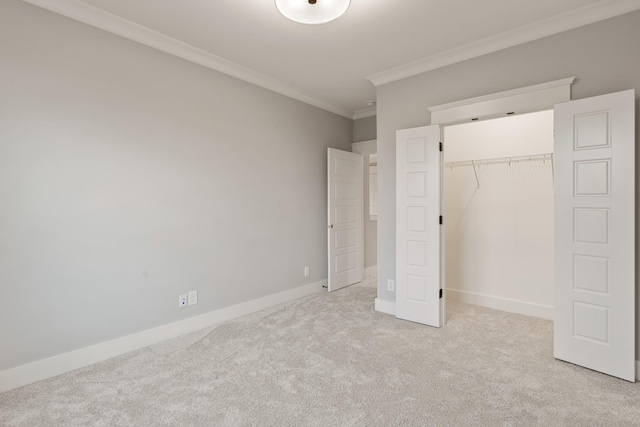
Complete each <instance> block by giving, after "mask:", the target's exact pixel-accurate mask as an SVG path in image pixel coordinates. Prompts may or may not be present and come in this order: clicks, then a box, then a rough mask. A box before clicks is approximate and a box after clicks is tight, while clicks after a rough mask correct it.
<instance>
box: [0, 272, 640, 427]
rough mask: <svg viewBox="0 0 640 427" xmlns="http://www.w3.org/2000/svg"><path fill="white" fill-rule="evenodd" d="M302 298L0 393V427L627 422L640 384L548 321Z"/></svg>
mask: <svg viewBox="0 0 640 427" xmlns="http://www.w3.org/2000/svg"><path fill="white" fill-rule="evenodd" d="M375 296H376V290H375V285H374V283H373V282H372V281H371V280H369V281H368V282H366V283H363V284H360V285H355V286H352V287H349V288H346V289H343V290H341V291H338V292H334V293H331V294H321V295H314V296H311V297H308V298H305V299H302V300H298V301H295V302H293V303H289V304H286V305H282V306H279V307H276V308H272V309H269V310H266V311H263V312H260V313H257V314H254V315H251V316H247V317H244V318H242V319H239V320H236V321H232V322H229V323H226V324H223V325H220V326H217V327H214V328H209V329H206V330H203V331H201V332H198V333H194V334H191V335H189V336H185V337H182V338H178V339H175V340H171V341H168V342H165V343H162V344H159V345H155V346H152V347H149V348H146V349H143V350H139V351H136V352H133V353H130V354H127V355H124V356H121V357H117V358H115V359H112V360H109V361H107V362H104V363H100V364H97V365H94V366H90V367H88V368H84V369H80V370H78V371H74V372H71V373H69V374H66V375H62V376H60V377H57V378H53V379H50V380H47V381H43V382H40V383H37V384H33V385H30V386H27V387H23V388H21V389H17V390H13V391H10V392H7V393H4V394H1V395H0V425H2V426H29V427H32V426H47V427H50V426H74V425H82V426H86V425H90V426H124V425H126V426H161V425H172V426H245V425H259V426H466V425H469V426H534V425H546V426H556V425H558V426H560V425H566V426H600V425H601V426H629V425H640V385H639V384H631V383H628V382H625V381H622V380H618V379H614V378H611V377H608V376H606V375H602V374H599V373H596V372H593V371H589V370H587V369H583V368H580V367H577V366H573V365H570V364H567V363H563V362H559V361H556V360H554V359H553V356H552V323H551V322H549V321H545V320H540V319H535V318H529V317H525V316H520V315H514V314H508V313H504V312H500V311H494V310H490V309H485V308H481V307H476V306H471V305H465V304H454V303H449V304H448V319H447V325H446V326H445V327H444V328H441V329H434V328H430V327H425V326H420V325H417V324H413V323H410V322H405V321H401V320H397V319H395V318H394V317H392V316H388V315H384V314H380V313H376V312H375V311H374V310H373V301H374V298H375Z"/></svg>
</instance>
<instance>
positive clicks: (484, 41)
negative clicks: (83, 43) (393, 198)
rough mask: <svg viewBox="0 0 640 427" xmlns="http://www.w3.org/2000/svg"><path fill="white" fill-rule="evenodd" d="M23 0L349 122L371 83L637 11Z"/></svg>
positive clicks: (603, 4)
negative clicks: (305, 21) (315, 8)
mask: <svg viewBox="0 0 640 427" xmlns="http://www.w3.org/2000/svg"><path fill="white" fill-rule="evenodd" d="M24 1H27V2H29V3H32V4H36V5H39V6H42V7H45V8H47V9H49V10H53V11H54V12H58V13H61V14H63V15H65V16H69V17H71V18H74V19H77V20H79V21H82V22H85V23H88V24H91V25H94V26H97V27H99V28H102V29H105V30H107V31H111V32H113V33H116V34H120V35H123V36H125V37H127V38H130V39H133V40H137V41H139V42H142V43H144V44H147V45H150V46H153V47H156V48H159V49H161V50H164V51H167V52H169V53H172V54H175V55H177V56H180V57H183V58H185V59H188V60H192V61H193V62H197V63H200V64H202V65H205V66H208V67H210V68H213V69H217V70H219V71H222V72H225V73H227V74H230V75H234V76H236V77H239V78H242V79H244V80H247V81H250V82H252V83H256V84H259V85H261V86H264V87H267V88H269V89H272V90H274V91H276V92H279V93H283V94H285V95H288V96H291V97H293V98H296V99H300V100H302V101H305V102H308V103H310V104H312V105H316V106H319V107H321V108H324V109H326V110H329V111H333V112H335V113H338V114H341V115H344V116H347V117H354V112H356V111H357V110H362V109H365V111H359V112H357V113H356V114H355V117H360V116H363V115H366V114H367V113H368V110H366V107H367V104H366V103H367V101H370V100H375V86H374V84H373V83H372V82H374V83H376V84H382V83H386V82H389V81H393V80H395V79H397V78H402V77H406V76H409V75H413V74H417V73H419V72H424V71H427V70H429V69H434V68H437V67H439V66H443V65H447V64H451V63H454V62H458V61H461V60H464V59H468V58H471V57H474V56H478V55H481V54H484V53H488V52H492V51H496V50H499V49H502V48H505V47H509V46H513V45H516V44H519V43H523V42H526V41H530V40H534V39H536V38H540V37H544V36H547V35H550V34H554V33H557V32H560V31H564V30H567V29H570V28H575V27H578V26H580V25H585V24H588V23H591V22H595V21H598V20H601V19H606V18H609V17H612V16H616V15H619V14H622V13H626V12H630V11H632V10H636V9H640V0H535V1H531V0H482V1H478V0H352V2H351V7H350V8H349V10H348V11H347V13H346V14H345V15H344V16H343V17H341V18H339V19H338V20H336V21H333V22H330V23H328V24H323V25H314V26H307V25H301V24H296V23H294V22H291V21H289V20H287V19H286V18H284V17H283V16H281V15H280V14H279V13H278V11H277V10H276V7H275V4H274V1H273V0H24ZM318 1H323V0H318ZM368 78H369V79H368Z"/></svg>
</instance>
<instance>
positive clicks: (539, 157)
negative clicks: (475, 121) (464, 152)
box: [444, 153, 553, 169]
mask: <svg viewBox="0 0 640 427" xmlns="http://www.w3.org/2000/svg"><path fill="white" fill-rule="evenodd" d="M547 160H548V161H551V162H552V164H553V153H547V154H532V155H529V156H511V157H495V158H492V159H480V160H464V161H459V162H447V163H445V164H444V166H445V167H447V168H451V169H453V168H459V167H465V166H473V167H476V166H485V165H497V164H506V163H508V164H509V165H511V163H523V162H543V163H546V162H547Z"/></svg>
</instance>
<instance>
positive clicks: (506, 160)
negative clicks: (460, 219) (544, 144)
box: [444, 153, 555, 188]
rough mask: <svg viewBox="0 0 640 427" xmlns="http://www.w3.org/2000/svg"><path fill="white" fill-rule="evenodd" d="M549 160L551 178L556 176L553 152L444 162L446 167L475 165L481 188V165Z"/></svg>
mask: <svg viewBox="0 0 640 427" xmlns="http://www.w3.org/2000/svg"><path fill="white" fill-rule="evenodd" d="M547 161H549V163H550V164H551V178H552V180H555V179H554V178H555V177H554V175H555V173H554V170H553V153H546V154H532V155H530V156H512V157H494V158H493V159H480V160H464V161H460V162H447V163H445V164H444V166H445V167H446V168H451V169H452V170H453V168H459V167H466V166H471V167H473V173H474V174H475V176H476V184H477V185H478V188H480V180H479V179H478V170H477V168H480V166H487V165H500V164H508V165H509V166H511V164H512V163H524V162H543V163H546V162H547Z"/></svg>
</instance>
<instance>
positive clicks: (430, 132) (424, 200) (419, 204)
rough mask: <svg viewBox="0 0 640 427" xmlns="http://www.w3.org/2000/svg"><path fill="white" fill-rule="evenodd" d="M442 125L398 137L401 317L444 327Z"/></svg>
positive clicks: (398, 310) (398, 301)
mask: <svg viewBox="0 0 640 427" xmlns="http://www.w3.org/2000/svg"><path fill="white" fill-rule="evenodd" d="M440 147H441V145H440V126H438V125H433V126H425V127H420V128H413V129H404V130H399V131H397V133H396V317H398V318H400V319H405V320H410V321H413V322H417V323H422V324H425V325H430V326H436V327H440V326H441V325H443V324H444V299H442V292H441V287H440V249H441V245H440V227H441V225H440V224H441V217H440V193H441V188H440V182H441V175H440V171H441V158H442V156H441V151H440Z"/></svg>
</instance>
